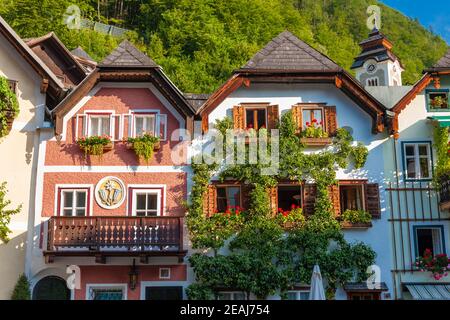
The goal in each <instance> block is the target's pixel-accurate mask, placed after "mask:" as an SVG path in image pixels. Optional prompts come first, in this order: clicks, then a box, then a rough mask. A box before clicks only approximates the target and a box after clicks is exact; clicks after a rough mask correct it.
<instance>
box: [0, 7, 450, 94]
mask: <svg viewBox="0 0 450 320" xmlns="http://www.w3.org/2000/svg"><path fill="white" fill-rule="evenodd" d="M73 3H75V4H77V5H78V6H79V7H80V8H81V11H82V14H83V17H85V18H88V19H92V20H95V21H100V22H104V23H109V24H114V25H117V26H121V27H124V28H127V29H130V30H133V32H131V33H130V34H129V35H128V38H129V39H131V40H132V41H133V42H134V43H135V44H137V45H138V46H139V47H140V48H141V49H142V50H144V51H146V52H147V54H149V55H150V56H151V57H152V58H153V59H154V60H155V61H156V62H158V63H159V64H160V65H161V66H162V67H163V68H164V70H165V72H166V73H167V74H168V75H169V77H170V78H171V79H172V80H173V81H174V82H175V83H176V84H177V85H178V86H179V87H180V89H181V90H183V91H186V92H211V91H213V90H214V89H216V88H217V87H218V86H219V85H220V84H221V83H222V82H223V81H225V80H226V79H227V78H228V77H229V76H230V74H231V72H232V70H234V69H236V68H238V67H240V66H242V65H243V64H244V63H245V62H246V61H247V60H248V59H249V58H250V57H251V56H252V55H253V54H254V53H255V52H257V51H258V50H259V49H260V48H261V47H262V46H264V44H266V43H267V42H268V41H269V40H270V39H272V38H273V37H275V36H276V35H277V34H278V33H280V32H282V31H283V30H285V29H288V30H289V31H291V32H293V33H294V34H296V35H297V36H298V37H299V38H300V39H302V40H304V41H306V42H307V43H309V44H310V45H312V46H314V47H315V48H317V49H319V50H320V51H322V52H323V53H325V54H327V55H328V56H330V57H331V58H332V59H334V60H335V61H336V62H337V63H338V64H340V65H341V66H343V67H344V68H346V69H349V67H350V65H351V63H352V61H353V58H354V57H355V56H356V55H357V54H358V53H359V50H360V49H359V46H358V42H360V41H361V40H363V39H364V38H366V37H367V34H368V32H369V30H368V29H367V27H366V19H367V14H366V8H367V7H368V6H369V5H370V4H378V5H380V7H381V8H382V28H381V29H382V31H383V32H384V33H385V34H386V35H387V36H388V38H389V39H390V40H391V41H392V42H393V43H394V52H395V53H396V54H397V55H398V56H399V58H400V59H401V60H402V62H403V64H404V65H405V66H406V71H405V73H404V82H405V83H413V82H415V81H416V80H417V79H418V78H419V77H420V74H421V71H422V70H423V69H424V68H425V67H428V66H430V65H432V64H433V63H434V62H435V61H436V60H437V59H438V58H439V57H441V56H442V55H443V54H444V52H445V50H446V47H447V45H446V43H445V42H444V41H443V40H442V39H441V38H440V37H438V36H436V35H434V34H432V33H431V32H430V31H429V30H427V29H425V28H424V27H423V26H421V25H420V24H419V23H418V22H417V21H415V20H412V19H409V18H407V17H405V16H403V15H402V14H401V13H399V12H398V11H395V10H393V9H391V8H388V7H386V6H384V5H382V4H380V3H378V2H377V1H376V0H78V1H77V0H72V1H70V0H0V14H1V15H2V16H3V18H4V19H5V20H6V21H7V22H8V23H10V24H11V26H12V27H13V28H14V29H15V30H16V31H17V32H18V33H19V34H20V35H21V36H22V37H24V38H28V37H36V36H41V35H43V34H45V33H47V32H50V31H55V32H56V34H57V35H58V37H60V39H61V40H62V41H63V42H64V43H65V44H66V45H67V47H68V48H69V49H73V48H75V47H77V46H78V45H81V46H82V47H83V48H84V49H85V50H86V51H87V52H88V53H89V54H90V55H91V56H92V57H94V58H95V59H97V60H100V59H101V58H102V57H104V56H105V55H106V54H108V53H109V52H110V51H111V50H112V49H113V48H114V47H115V46H116V45H117V43H118V42H119V41H120V39H116V38H112V37H109V36H106V35H102V34H98V33H96V32H94V31H90V30H81V31H79V30H69V29H68V28H67V27H66V26H65V25H64V24H63V23H62V18H63V14H64V12H65V10H66V8H67V7H68V6H69V5H70V4H73Z"/></svg>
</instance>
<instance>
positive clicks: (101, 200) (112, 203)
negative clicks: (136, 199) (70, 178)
mask: <svg viewBox="0 0 450 320" xmlns="http://www.w3.org/2000/svg"><path fill="white" fill-rule="evenodd" d="M95 200H96V201H97V203H98V205H99V206H100V207H102V208H105V209H115V208H118V207H119V206H120V205H121V204H122V203H123V201H124V200H125V185H124V184H123V182H122V181H121V180H120V179H119V178H116V177H105V178H103V179H101V180H100V181H99V182H98V183H97V186H96V187H95Z"/></svg>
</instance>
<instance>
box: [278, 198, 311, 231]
mask: <svg viewBox="0 0 450 320" xmlns="http://www.w3.org/2000/svg"><path fill="white" fill-rule="evenodd" d="M276 218H277V221H278V223H279V224H280V225H281V226H282V227H283V228H284V229H295V228H299V227H302V226H303V225H304V224H305V221H306V218H305V216H304V215H303V210H302V208H300V207H299V206H297V205H295V204H293V205H292V206H291V210H283V209H282V208H278V214H277V217H276Z"/></svg>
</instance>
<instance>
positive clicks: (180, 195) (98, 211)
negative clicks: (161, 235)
mask: <svg viewBox="0 0 450 320" xmlns="http://www.w3.org/2000/svg"><path fill="white" fill-rule="evenodd" d="M107 176H114V177H117V178H119V179H121V180H122V182H123V183H124V184H125V188H126V190H127V194H126V198H125V201H124V202H123V204H122V205H121V206H120V207H119V208H117V209H112V210H107V209H104V208H102V207H100V206H99V205H98V204H97V202H96V201H95V197H94V195H93V194H92V195H91V196H90V199H91V202H92V203H93V212H91V213H90V215H96V216H108V215H112V216H114V215H116V216H117V215H126V214H127V212H126V207H127V201H128V199H129V193H128V185H129V184H165V185H166V194H165V198H166V208H165V209H166V210H165V215H184V212H185V209H184V207H183V201H186V199H187V184H186V183H187V181H186V179H187V175H186V173H173V172H172V173H167V172H166V173H162V172H161V173H159V172H158V173H90V172H84V173H67V172H64V173H63V172H61V173H45V174H44V190H43V204H42V205H43V207H42V216H44V217H50V216H53V215H54V213H55V204H56V205H57V201H56V202H55V190H56V185H57V184H92V185H93V192H95V191H94V189H95V185H96V184H97V183H98V182H99V181H100V179H102V178H104V177H107Z"/></svg>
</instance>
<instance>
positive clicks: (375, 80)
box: [366, 77, 378, 87]
mask: <svg viewBox="0 0 450 320" xmlns="http://www.w3.org/2000/svg"><path fill="white" fill-rule="evenodd" d="M366 85H368V86H369V87H376V86H378V77H373V78H369V79H367V81H366Z"/></svg>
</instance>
